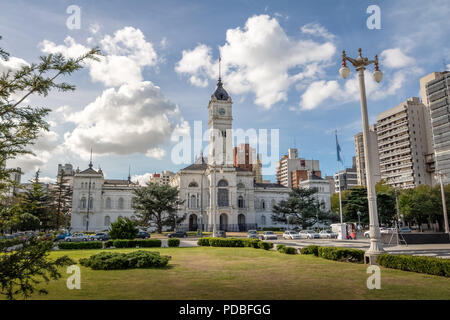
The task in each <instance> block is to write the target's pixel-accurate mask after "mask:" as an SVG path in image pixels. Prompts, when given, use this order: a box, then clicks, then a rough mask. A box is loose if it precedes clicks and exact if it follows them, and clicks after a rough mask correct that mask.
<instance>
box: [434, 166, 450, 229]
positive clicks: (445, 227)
mask: <svg viewBox="0 0 450 320" xmlns="http://www.w3.org/2000/svg"><path fill="white" fill-rule="evenodd" d="M436 175H437V176H439V183H440V185H441V197H442V214H443V215H444V230H445V233H447V234H450V231H449V227H448V214H447V203H446V199H445V190H444V183H443V182H442V177H443V176H446V174H444V173H442V171H439V172H438V173H437V174H436Z"/></svg>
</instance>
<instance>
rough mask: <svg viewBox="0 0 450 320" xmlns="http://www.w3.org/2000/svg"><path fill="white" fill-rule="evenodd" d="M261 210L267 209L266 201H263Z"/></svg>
mask: <svg viewBox="0 0 450 320" xmlns="http://www.w3.org/2000/svg"><path fill="white" fill-rule="evenodd" d="M261 209H263V210H265V209H266V202H265V201H264V199H262V200H261Z"/></svg>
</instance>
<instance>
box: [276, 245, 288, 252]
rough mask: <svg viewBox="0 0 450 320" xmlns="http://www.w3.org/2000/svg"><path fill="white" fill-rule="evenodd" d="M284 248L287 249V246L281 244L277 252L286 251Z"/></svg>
mask: <svg viewBox="0 0 450 320" xmlns="http://www.w3.org/2000/svg"><path fill="white" fill-rule="evenodd" d="M284 248H286V245H285V244H279V245H277V251H280V252H281V251H282V250H284Z"/></svg>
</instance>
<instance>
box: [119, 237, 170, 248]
mask: <svg viewBox="0 0 450 320" xmlns="http://www.w3.org/2000/svg"><path fill="white" fill-rule="evenodd" d="M113 246H114V247H115V248H136V247H139V248H152V247H161V240H159V239H147V240H125V239H123V240H113Z"/></svg>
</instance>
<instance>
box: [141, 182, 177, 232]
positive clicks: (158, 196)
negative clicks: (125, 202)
mask: <svg viewBox="0 0 450 320" xmlns="http://www.w3.org/2000/svg"><path fill="white" fill-rule="evenodd" d="M133 193H134V198H133V209H134V210H135V211H136V217H137V219H138V221H139V223H140V224H141V225H144V226H149V225H150V223H151V222H153V223H155V224H156V228H157V231H158V233H161V232H162V228H163V226H172V225H173V224H174V220H175V219H176V218H175V216H176V212H177V209H178V207H179V206H180V205H181V204H183V203H184V200H180V199H179V198H178V193H179V191H178V189H177V188H174V187H171V186H169V185H160V184H156V183H151V182H149V183H147V185H146V186H144V187H142V188H136V189H134V190H133Z"/></svg>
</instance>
